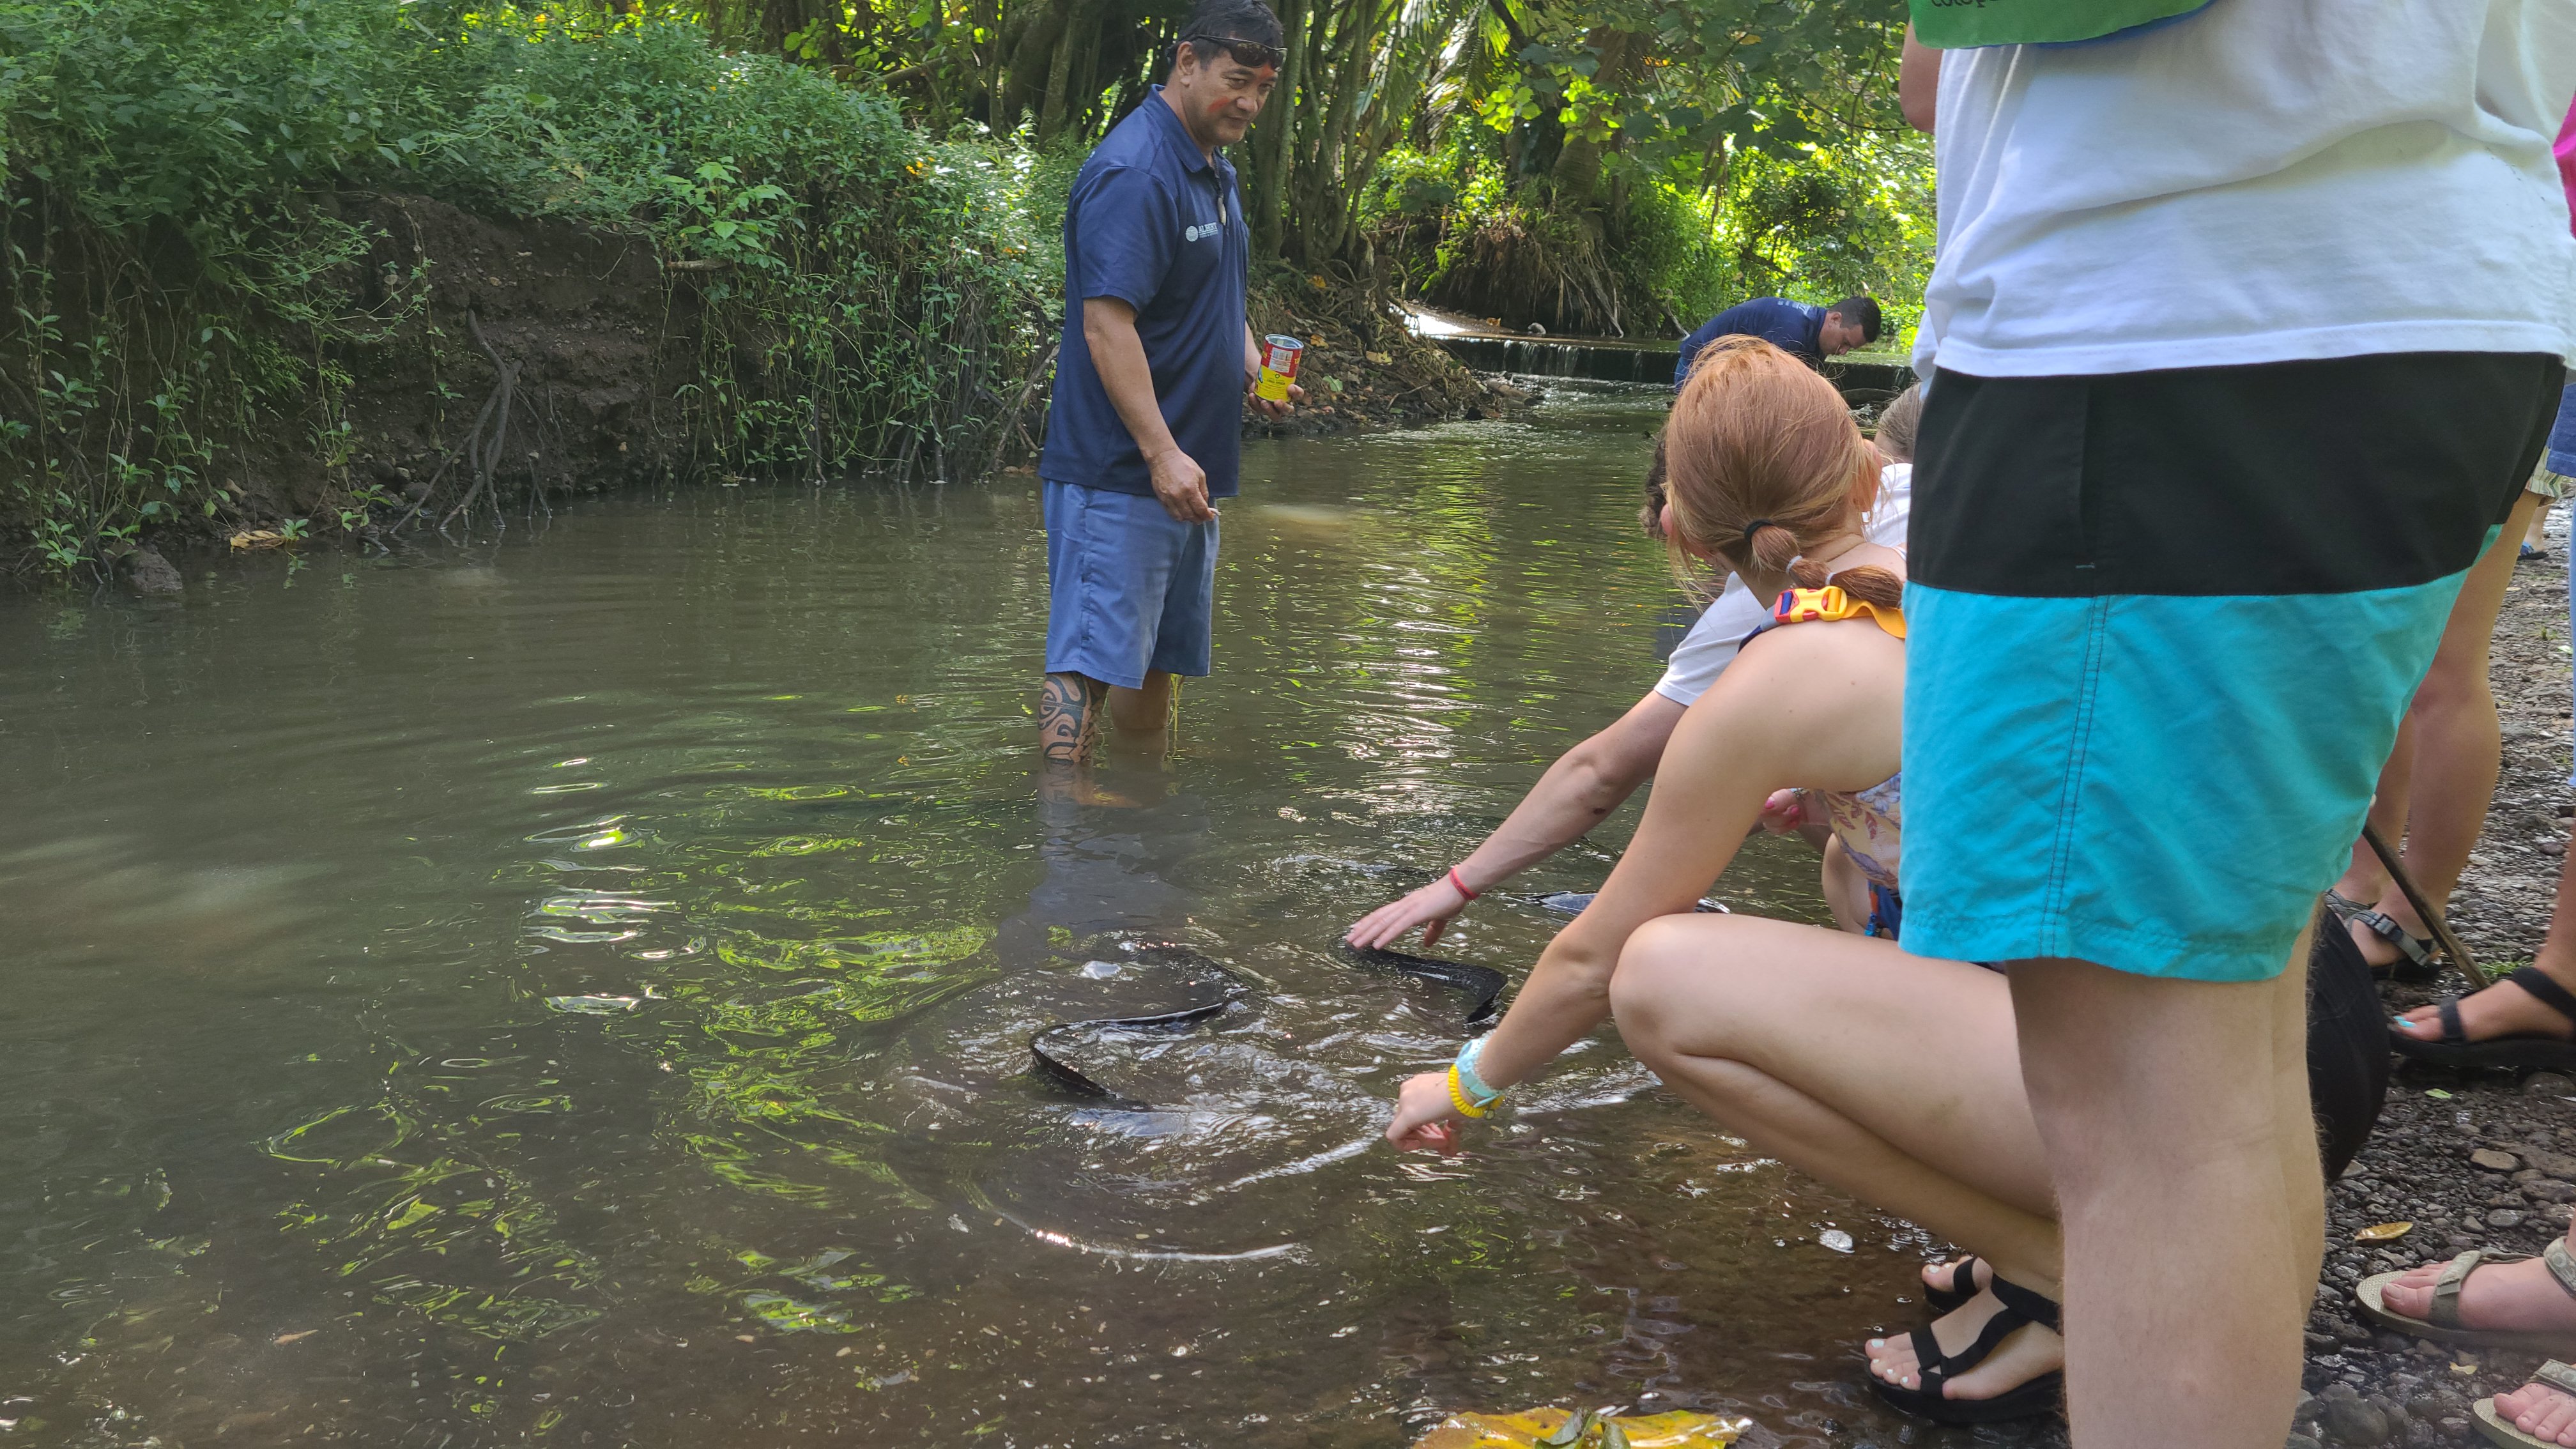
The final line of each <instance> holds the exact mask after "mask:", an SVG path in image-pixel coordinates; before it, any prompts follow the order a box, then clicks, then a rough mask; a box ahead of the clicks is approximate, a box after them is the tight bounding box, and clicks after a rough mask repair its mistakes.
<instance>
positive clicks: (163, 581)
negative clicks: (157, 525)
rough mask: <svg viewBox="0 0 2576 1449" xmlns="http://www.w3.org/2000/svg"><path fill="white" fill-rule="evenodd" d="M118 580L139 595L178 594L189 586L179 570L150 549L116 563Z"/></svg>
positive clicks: (141, 550) (128, 555)
mask: <svg viewBox="0 0 2576 1449" xmlns="http://www.w3.org/2000/svg"><path fill="white" fill-rule="evenodd" d="M116 573H117V578H118V579H119V580H120V581H121V582H123V583H124V585H125V586H126V587H127V588H128V589H131V590H133V591H134V592H135V593H138V594H176V593H181V592H184V591H185V590H186V588H187V585H186V584H185V583H184V582H183V581H181V579H180V577H179V570H178V569H176V568H174V567H172V566H171V563H170V561H169V560H168V559H166V558H163V557H162V556H161V555H160V553H159V552H158V551H157V550H154V549H152V548H150V547H144V548H138V549H136V550H134V551H133V552H132V553H129V554H127V555H126V556H125V557H123V558H121V559H118V560H117V561H116Z"/></svg>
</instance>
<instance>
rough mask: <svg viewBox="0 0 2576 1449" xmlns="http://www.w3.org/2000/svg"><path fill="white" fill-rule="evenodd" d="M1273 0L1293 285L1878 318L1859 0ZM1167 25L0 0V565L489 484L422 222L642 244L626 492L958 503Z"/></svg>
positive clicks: (956, 12) (1483, 303)
mask: <svg viewBox="0 0 2576 1449" xmlns="http://www.w3.org/2000/svg"><path fill="white" fill-rule="evenodd" d="M1278 8H1279V11H1280V15H1281V18H1282V20H1283V21H1284V22H1285V25H1286V30H1287V35H1288V44H1287V51H1288V58H1287V63H1286V65H1285V67H1284V71H1283V76H1282V84H1281V88H1280V92H1279V94H1278V96H1277V97H1276V98H1275V99H1274V101H1273V103H1272V106H1271V108H1270V110H1269V111H1268V112H1267V113H1266V114H1265V115H1264V117H1263V118H1262V120H1261V122H1260V123H1259V124H1258V125H1256V126H1255V128H1254V130H1253V132H1252V134H1251V136H1250V138H1249V139H1248V141H1247V143H1246V144H1245V145H1244V146H1243V147H1241V148H1239V150H1240V152H1241V154H1240V155H1239V156H1238V157H1237V160H1238V162H1239V164H1240V165H1241V166H1242V168H1243V171H1244V173H1245V181H1246V188H1247V211H1248V214H1249V216H1250V218H1251V220H1252V222H1253V225H1254V228H1255V235H1256V240H1257V244H1258V247H1259V249H1260V250H1261V251H1262V252H1263V253H1264V254H1265V255H1266V256H1268V257H1270V258H1274V259H1275V260H1276V262H1277V263H1279V264H1281V266H1282V267H1283V270H1281V271H1278V272H1276V273H1274V274H1273V275H1275V276H1276V277H1278V278H1280V279H1282V280H1283V282H1284V281H1285V280H1286V279H1288V278H1291V277H1294V278H1300V279H1306V280H1308V281H1311V282H1312V283H1313V285H1314V286H1316V287H1317V288H1324V287H1328V286H1329V287H1341V288H1349V289H1353V290H1355V291H1360V292H1366V293H1369V294H1371V295H1375V296H1383V295H1384V294H1386V293H1387V292H1389V291H1396V292H1404V293H1409V294H1412V295H1418V296H1421V297H1424V298H1427V299H1429V300H1432V301H1434V302H1437V303H1441V304H1444V305H1448V306H1452V307H1455V308H1458V309H1459V310H1462V311H1466V312H1469V313H1472V314H1475V315H1482V316H1493V317H1497V318H1499V319H1501V320H1503V321H1505V322H1506V323H1509V324H1510V325H1513V326H1516V327H1517V326H1521V325H1524V324H1527V323H1533V322H1534V323H1541V324H1544V325H1545V326H1547V327H1548V328H1549V329H1550V330H1553V331H1559V332H1566V331H1573V332H1606V333H1614V334H1624V335H1630V336H1642V335H1670V334H1671V333H1673V332H1675V331H1676V330H1678V329H1682V328H1687V327H1688V326H1691V325H1693V324H1695V323H1696V322H1698V321H1699V320H1701V319H1703V318H1704V317H1706V316H1707V315H1709V314H1710V313H1712V312H1714V311H1715V310H1717V309H1718V308H1720V307H1723V306H1725V305H1727V304H1729V303H1731V302H1733V301H1736V300H1739V299H1740V298H1742V297H1745V296H1750V295H1758V294H1761V293H1766V292H1785V293H1787V294H1789V295H1792V296H1798V297H1803V298H1807V299H1810V300H1830V299H1832V298H1834V297H1838V296H1840V295H1843V294H1845V293H1847V292H1850V291H1855V290H1862V289H1868V290H1873V291H1875V292H1877V293H1879V294H1880V295H1882V296H1883V297H1884V298H1885V299H1886V300H1887V301H1888V303H1889V304H1890V310H1891V312H1892V314H1893V315H1894V317H1895V318H1896V319H1897V320H1899V321H1900V322H1902V321H1903V320H1906V319H1907V318H1909V316H1910V313H1911V306H1910V303H1911V301H1912V299H1913V298H1914V297H1915V296H1916V295H1917V294H1918V293H1919V288H1920V283H1921V279H1922V276H1923V273H1924V271H1925V269H1926V267H1927V265H1928V258H1929V253H1930V231H1931V217H1930V203H1929V192H1930V178H1929V170H1930V166H1929V149H1928V146H1927V145H1926V144H1925V143H1924V142H1923V141H1922V140H1921V138H1919V137H1916V136H1914V135H1912V134H1911V133H1910V132H1908V131H1906V130H1905V129H1904V128H1903V126H1902V124H1901V122H1900V121H1899V120H1898V118H1897V117H1896V114H1895V101H1894V69H1895V59H1896V50H1897V38H1898V36H1899V34H1900V30H1901V23H1902V22H1901V9H1900V7H1899V6H1898V5H1897V4H1896V0H1408V3H1397V0H1348V3H1339V4H1325V3H1321V0H1278ZM1185 13H1186V5H1185V3H1183V0H916V3H914V4H912V5H911V6H910V7H909V8H906V7H903V6H883V7H855V8H854V7H848V6H844V5H841V4H840V3H838V0H831V3H825V0H690V3H678V4H673V3H649V0H569V3H567V4H564V5H561V6H554V7H547V8H543V9H539V8H515V7H511V6H501V7H497V8H477V7H475V6H472V5H469V4H468V3H465V0H0V294H5V295H0V540H6V541H7V542H6V544H5V548H6V552H5V553H0V564H15V565H18V566H25V565H29V564H33V565H39V566H42V567H46V568H51V569H57V570H74V569H80V568H84V567H94V566H96V565H97V564H98V563H99V562H100V561H101V560H102V559H104V558H106V557H109V556H112V555H114V554H115V553H117V552H118V551H120V550H121V549H122V548H123V547H125V546H126V542H127V541H128V540H131V539H133V538H134V537H136V535H137V534H138V533H140V532H142V531H144V530H147V529H152V528H156V527H163V526H182V527H193V528H198V529H219V530H223V531H234V530H241V529H251V528H257V529H259V530H263V531H265V532H270V533H274V534H275V535H276V536H277V537H278V538H280V539H284V540H293V539H296V538H300V537H303V536H305V535H307V534H308V533H315V534H322V535H330V534H343V533H345V534H358V535H365V536H370V537H373V536H377V535H378V534H380V533H381V532H383V531H387V530H396V529H399V528H401V527H404V526H408V525H411V524H413V523H415V522H416V521H419V520H422V519H424V518H425V519H427V520H428V521H431V522H438V521H442V520H444V519H448V518H453V517H454V516H455V515H456V514H457V513H458V512H459V511H462V510H464V509H467V508H470V507H471V506H473V505H474V503H475V501H476V498H477V495H478V494H482V493H483V492H484V490H485V488H486V486H487V485H489V487H490V489H491V495H497V493H498V490H499V488H500V486H502V485H501V483H500V482H499V481H498V479H497V473H498V470H499V468H500V464H501V460H502V457H503V452H504V446H505V442H504V440H505V438H512V437H523V436H524V431H523V433H521V434H513V433H512V432H511V424H510V419H511V418H512V417H513V416H514V415H516V414H519V413H525V412H526V411H527V410H528V409H530V408H531V407H533V406H534V404H533V403H532V402H531V401H530V400H529V399H528V398H526V397H525V396H524V395H520V394H516V393H514V391H513V384H514V378H515V369H516V367H517V364H516V363H515V362H513V361H511V360H509V359H507V358H505V357H504V356H503V355H502V353H501V352H500V351H499V350H497V349H495V348H494V347H492V346H491V345H490V344H489V343H488V341H487V340H486V339H485V338H484V337H483V336H482V335H481V333H480V331H479V330H478V322H477V318H476V316H475V314H474V313H473V311H472V310H471V307H470V304H465V303H460V302H458V301H457V300H456V299H455V294H454V290H453V287H452V284H453V283H454V282H456V281H457V280H458V266H459V263H458V260H457V259H456V258H454V257H447V256H439V255H436V254H434V253H432V252H427V251H424V250H423V249H422V248H421V247H420V246H419V245H418V244H417V238H416V237H413V236H410V235H407V234H405V233H406V227H405V226H404V225H403V224H402V222H401V221H400V220H399V219H398V218H400V217H402V216H406V215H408V212H407V211H406V210H405V208H407V207H409V206H411V205H412V204H413V203H414V202H415V201H416V200H418V199H424V198H425V199H428V200H432V201H437V202H442V203H445V204H448V205H452V206H455V207H458V208H462V209H463V210H464V211H466V212H468V213H471V214H473V215H476V216H482V217H491V218H506V219H511V220H513V221H514V222H518V223H525V224H530V225H562V226H570V227H577V228H580V229H583V230H584V231H585V232H586V233H588V234H594V235H606V236H609V237H613V238H617V239H619V240H620V242H621V244H623V243H632V244H633V245H634V246H635V247H639V248H641V249H643V250H644V251H645V252H646V253H647V254H649V256H650V257H651V258H652V260H653V264H654V269H655V270H654V275H655V276H656V277H658V278H659V281H658V283H657V284H656V285H657V286H658V289H659V294H658V295H657V296H656V297H654V298H652V299H650V301H651V302H652V303H653V304H654V306H653V307H652V311H653V313H654V315H655V317H656V318H657V320H659V321H660V322H661V323H662V324H663V325H662V327H661V330H660V331H659V333H657V334H656V337H657V341H656V343H655V345H656V346H657V347H661V348H663V349H664V350H665V354H664V360H666V361H669V362H670V363H671V364H672V366H671V368H670V369H668V372H669V374H670V375H671V376H675V377H677V378H679V379H680V380H679V381H677V382H671V383H667V384H665V385H664V386H663V388H662V391H663V392H666V393H667V394H668V395H667V396H661V395H657V396H655V397H654V398H652V399H651V408H650V411H651V415H652V416H651V426H652V427H653V428H656V429H659V430H661V435H662V436H664V437H666V438H668V439H669V440H672V442H673V446H671V447H669V448H665V449H663V450H661V451H660V452H659V453H657V455H656V457H657V460H658V461H657V463H656V464H655V466H657V467H673V468H678V469H682V470H685V471H693V472H715V473H753V472H762V473H770V474H778V475H788V476H819V475H820V474H821V473H822V472H823V471H824V470H826V469H833V470H842V469H851V468H869V467H872V468H876V469H881V470H884V471H886V472H889V473H892V474H898V475H904V476H914V477H946V476H952V475H955V476H971V475H973V474H975V473H980V472H982V471H984V470H985V469H987V468H989V467H991V466H993V465H994V464H995V463H996V462H998V461H1000V460H1001V459H1002V458H1003V457H1004V455H1005V453H1006V451H1007V450H1008V449H1010V448H1013V447H1025V446H1026V444H1027V442H1028V440H1029V439H1031V438H1032V437H1033V436H1034V435H1035V429H1034V427H1033V426H1032V424H1031V423H1030V421H1029V420H1028V416H1027V415H1028V414H1029V413H1030V412H1031V411H1032V409H1033V407H1034V406H1037V405H1042V403H1043V400H1044V396H1045V389H1044V386H1043V384H1044V381H1045V377H1046V372H1045V369H1046V367H1047V365H1048V363H1049V361H1050V358H1051V351H1050V349H1049V347H1048V343H1049V341H1050V334H1051V332H1052V330H1053V329H1052V324H1051V319H1052V316H1053V313H1054V308H1055V305H1056V299H1055V295H1054V293H1055V289H1056V286H1057V282H1058V275H1059V273H1058V269H1059V268H1060V266H1061V258H1060V256H1059V254H1058V251H1057V248H1056V246H1055V242H1054V229H1055V225H1056V220H1057V218H1058V216H1059V215H1060V213H1061V209H1062V205H1063V197H1064V194H1065V190H1066V187H1067V185H1068V183H1069V180H1070V176H1071V173H1072V170H1073V168H1074V167H1075V166H1076V165H1077V164H1078V163H1079V160H1080V158H1081V156H1082V154H1083V152H1084V151H1085V150H1086V149H1087V147H1088V146H1089V145H1090V144H1091V143H1092V142H1093V141H1094V140H1096V139H1097V138H1098V137H1099V136H1100V135H1101V134H1103V133H1104V132H1105V131H1106V130H1107V129H1108V127H1109V126H1111V125H1112V124H1114V123H1115V122H1116V121H1117V120H1118V119H1119V118H1121V117H1122V116H1124V115H1125V114H1126V113H1127V112H1128V111H1129V110H1131V109H1132V108H1133V107H1134V106H1135V105H1136V104H1138V103H1140V102H1141V101H1142V100H1143V99H1144V98H1145V96H1146V95H1147V93H1148V87H1149V86H1150V85H1151V84H1152V82H1153V81H1154V80H1155V79H1156V78H1157V75H1158V74H1159V67H1160V65H1161V64H1162V63H1163V62H1164V60H1165V59H1166V58H1167V57H1168V55H1169V51H1170V45H1171V42H1172V41H1173V40H1174V39H1176V38H1177V35H1178V30H1179V24H1180V20H1181V18H1182V16H1183V15H1184V14H1185ZM493 281H494V283H495V285H496V286H497V285H498V283H499V279H498V278H494V279H493ZM1289 285H1292V286H1293V285H1299V284H1298V283H1289ZM1300 295H1305V294H1303V293H1301V294H1300ZM638 330H639V331H640V330H642V329H638ZM1363 330H1365V329H1363ZM1364 345H1365V344H1364ZM415 372H416V373H419V374H421V375H422V376H424V377H426V378H427V379H428V380H427V381H426V382H425V383H423V384H422V388H423V389H424V390H426V391H427V392H429V393H430V394H432V395H433V396H434V398H435V402H436V416H435V418H434V420H433V421H434V426H433V427H432V429H431V431H432V432H434V433H435V434H436V443H435V446H436V448H437V449H439V450H442V456H443V461H442V462H440V464H439V465H438V467H437V468H436V469H434V470H432V471H433V476H432V477H431V478H430V479H429V480H427V482H426V484H425V485H421V486H409V485H397V484H395V483H394V482H392V481H390V479H389V475H388V474H386V473H385V472H384V470H383V469H377V470H375V471H374V472H369V471H368V469H367V467H366V466H365V465H366V464H367V462H368V460H369V458H370V456H371V455H370V454H369V452H368V449H369V448H370V447H371V446H374V445H375V444H374V443H373V442H371V440H370V439H369V437H368V436H367V434H366V432H365V431H364V430H363V429H362V428H360V427H359V426H356V425H354V424H353V421H352V414H351V408H352V406H353V400H354V399H355V398H357V397H358V395H359V394H360V393H361V392H362V391H363V390H364V388H365V386H366V385H367V384H368V383H369V382H370V381H371V380H373V381H382V380H385V379H388V378H404V379H407V378H408V377H409V376H410V375H411V374H412V373H415ZM405 385H408V383H407V382H406V384H405ZM508 456H509V457H510V458H511V459H512V460H514V461H515V460H516V459H518V458H519V457H521V456H522V454H521V453H518V452H512V453H510V454H509V455H508ZM289 461H291V462H292V464H293V465H294V467H296V468H300V469H302V470H304V471H305V472H306V473H308V474H309V473H312V472H313V470H317V469H318V470H319V471H318V478H319V481H318V482H317V483H315V484H313V485H312V486H309V487H306V488H304V489H303V491H302V495H301V496H299V498H298V499H297V500H296V502H295V504H294V506H293V507H287V506H284V505H283V504H282V503H281V501H280V499H279V498H278V496H277V493H276V490H264V488H263V482H262V480H263V477H264V475H265V474H267V473H269V472H274V471H277V470H278V469H280V468H282V467H284V466H286V463H287V462H289ZM404 476H405V477H406V478H408V477H409V475H408V474H405V475H404ZM530 480H531V481H534V478H533V470H531V472H530ZM406 486H409V492H410V495H411V496H409V497H405V496H403V494H404V492H405V487H406ZM491 495H487V496H491ZM289 514H293V515H296V516H292V517H290V516H287V515H289Z"/></svg>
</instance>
